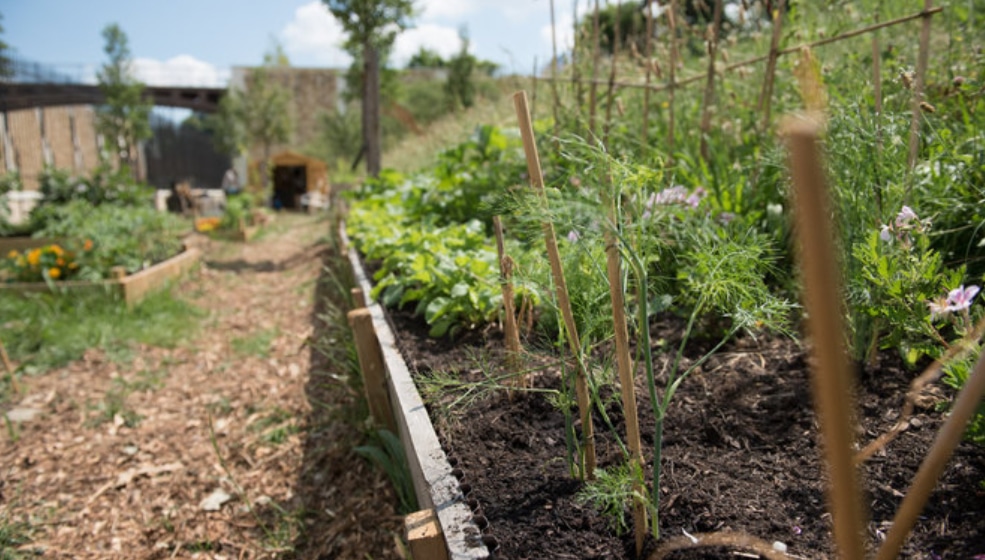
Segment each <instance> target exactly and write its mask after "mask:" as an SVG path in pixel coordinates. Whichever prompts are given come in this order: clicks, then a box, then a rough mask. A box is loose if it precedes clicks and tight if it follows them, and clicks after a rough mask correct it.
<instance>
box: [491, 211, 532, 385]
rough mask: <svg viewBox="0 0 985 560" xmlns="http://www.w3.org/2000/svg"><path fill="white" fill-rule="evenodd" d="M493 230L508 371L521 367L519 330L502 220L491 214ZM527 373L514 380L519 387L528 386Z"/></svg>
mask: <svg viewBox="0 0 985 560" xmlns="http://www.w3.org/2000/svg"><path fill="white" fill-rule="evenodd" d="M493 230H494V231H495V233H496V254H497V255H498V256H499V274H500V276H499V286H500V288H501V289H502V292H503V335H504V338H505V339H506V367H507V369H509V371H510V373H515V372H518V371H520V370H521V369H522V365H523V364H521V363H520V355H521V354H520V352H521V350H522V349H521V346H520V331H519V329H518V327H517V324H516V309H514V305H513V298H514V297H515V296H514V293H513V259H511V258H510V256H509V255H507V254H506V243H505V242H504V240H503V222H502V221H501V220H500V219H499V216H493ZM529 381H530V378H529V376H528V375H526V374H525V375H523V376H522V377H520V378H518V379H516V380H515V381H514V385H515V386H517V387H520V388H527V387H529V386H530V383H529Z"/></svg>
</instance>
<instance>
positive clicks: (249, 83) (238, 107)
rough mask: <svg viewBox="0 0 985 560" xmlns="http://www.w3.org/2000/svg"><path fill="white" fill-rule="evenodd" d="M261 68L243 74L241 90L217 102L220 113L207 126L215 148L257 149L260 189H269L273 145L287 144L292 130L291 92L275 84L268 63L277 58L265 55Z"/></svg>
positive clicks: (237, 89) (243, 150) (210, 119)
mask: <svg viewBox="0 0 985 560" xmlns="http://www.w3.org/2000/svg"><path fill="white" fill-rule="evenodd" d="M264 60H265V61H266V62H267V63H268V64H265V65H264V66H260V67H257V68H253V69H251V70H250V71H249V73H248V74H247V75H246V79H245V84H244V86H245V87H243V88H230V90H229V92H228V93H227V94H226V95H225V96H224V97H223V98H222V100H221V101H220V102H219V111H218V112H217V113H216V114H215V115H212V116H210V117H209V118H208V119H207V121H206V127H207V128H208V129H209V130H210V131H211V132H212V135H213V141H214V143H215V145H216V148H217V149H219V150H221V151H223V152H226V153H229V154H233V155H236V154H240V153H243V152H245V151H247V150H248V149H249V148H251V147H253V146H260V147H261V150H262V153H263V155H262V156H261V160H260V165H259V171H260V181H261V188H262V190H263V192H264V193H266V191H267V187H268V179H269V177H268V173H267V168H268V164H269V162H270V156H271V153H270V152H271V150H272V149H273V147H274V145H276V144H280V143H284V142H287V141H288V140H290V138H291V132H292V130H293V129H294V119H293V116H292V115H291V93H290V92H289V91H288V90H287V89H286V88H284V87H283V86H281V85H280V84H278V83H276V81H275V80H274V77H273V76H272V72H273V71H274V70H273V69H272V68H271V67H270V64H269V63H272V62H276V60H277V57H276V56H271V55H267V56H265V57H264Z"/></svg>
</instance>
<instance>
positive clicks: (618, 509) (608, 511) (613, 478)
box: [575, 463, 648, 535]
mask: <svg viewBox="0 0 985 560" xmlns="http://www.w3.org/2000/svg"><path fill="white" fill-rule="evenodd" d="M630 468H631V467H630V464H629V463H626V464H622V465H618V466H616V467H612V468H610V469H603V468H598V469H595V479H594V480H591V481H587V482H585V486H583V487H582V489H581V490H580V491H579V492H578V494H577V495H576V496H575V500H576V501H578V502H579V503H582V504H590V505H591V506H592V507H594V508H595V509H597V510H598V511H599V512H600V513H602V515H604V516H605V517H607V518H608V519H609V523H610V524H611V525H612V530H613V531H615V533H616V534H617V535H623V534H625V533H626V532H627V531H629V524H628V523H627V522H626V512H627V511H628V510H629V508H630V507H631V506H632V503H633V501H634V500H640V501H641V502H642V503H646V502H647V501H648V500H647V498H646V497H645V496H639V495H637V494H636V492H634V491H633V480H636V479H639V478H641V477H642V476H643V473H642V472H637V473H631V472H630ZM636 468H637V469H638V470H639V469H642V467H640V466H639V465H636Z"/></svg>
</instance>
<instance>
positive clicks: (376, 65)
mask: <svg viewBox="0 0 985 560" xmlns="http://www.w3.org/2000/svg"><path fill="white" fill-rule="evenodd" d="M322 1H323V2H324V3H325V5H326V6H327V7H328V10H329V11H330V12H331V13H332V15H333V16H335V19H337V20H338V21H339V23H340V24H341V25H342V28H343V29H344V30H345V32H346V33H347V34H348V39H347V41H346V46H347V47H348V48H350V49H356V48H358V49H360V50H361V51H362V59H363V104H362V108H363V115H362V125H363V143H364V148H365V150H366V171H367V172H368V173H369V174H370V175H372V176H374V177H375V176H377V175H379V173H380V168H381V159H382V158H381V156H382V154H381V136H382V130H381V126H380V51H382V50H385V49H387V48H389V47H390V45H392V44H393V41H394V39H396V37H397V33H399V32H400V31H403V30H404V29H406V28H407V26H408V25H409V19H410V17H411V16H412V15H413V13H414V2H413V0H322Z"/></svg>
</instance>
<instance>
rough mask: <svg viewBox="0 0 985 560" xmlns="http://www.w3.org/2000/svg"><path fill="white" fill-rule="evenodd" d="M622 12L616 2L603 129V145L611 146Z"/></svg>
mask: <svg viewBox="0 0 985 560" xmlns="http://www.w3.org/2000/svg"><path fill="white" fill-rule="evenodd" d="M621 11H622V0H616V17H615V21H614V22H613V35H612V67H611V68H610V69H609V89H608V90H607V92H606V95H607V96H608V99H606V105H605V125H604V126H603V127H602V145H603V146H608V145H609V128H610V127H611V126H612V104H613V103H614V102H615V97H616V95H615V93H616V92H615V88H616V85H615V84H616V66H618V65H619V31H620V29H619V19H620V18H619V13H620V12H621Z"/></svg>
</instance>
